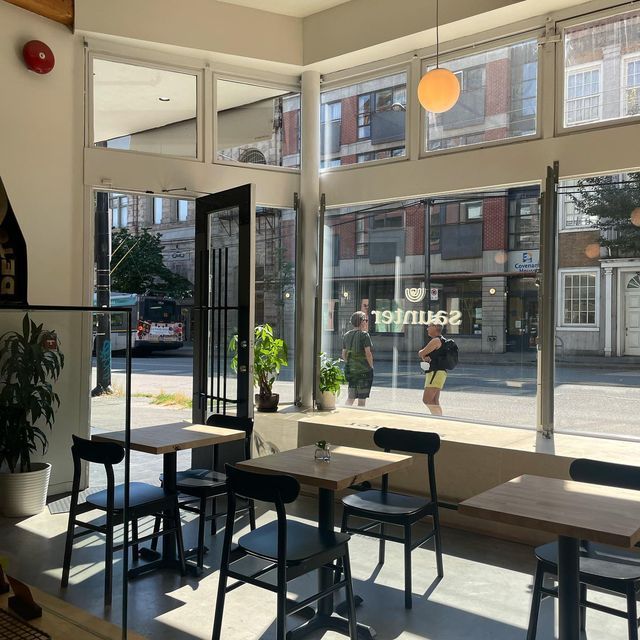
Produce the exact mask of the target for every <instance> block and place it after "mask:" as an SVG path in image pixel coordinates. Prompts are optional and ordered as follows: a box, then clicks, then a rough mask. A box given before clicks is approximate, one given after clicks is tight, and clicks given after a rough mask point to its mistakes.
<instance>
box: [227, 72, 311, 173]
mask: <svg viewBox="0 0 640 640" xmlns="http://www.w3.org/2000/svg"><path fill="white" fill-rule="evenodd" d="M216 91H217V96H216V98H217V120H216V122H217V136H218V149H217V158H218V160H222V161H228V162H243V163H248V164H264V165H271V166H276V167H291V168H295V169H299V168H300V94H299V93H290V92H288V91H285V90H283V89H274V88H271V87H260V86H257V85H252V84H244V83H241V82H230V81H228V80H218V81H217V83H216Z"/></svg>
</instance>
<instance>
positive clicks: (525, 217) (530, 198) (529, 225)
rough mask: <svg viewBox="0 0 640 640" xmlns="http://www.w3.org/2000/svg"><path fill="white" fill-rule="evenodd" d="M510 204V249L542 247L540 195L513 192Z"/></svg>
mask: <svg viewBox="0 0 640 640" xmlns="http://www.w3.org/2000/svg"><path fill="white" fill-rule="evenodd" d="M513 192H514V195H513V197H512V198H511V199H510V202H509V249H510V250H516V251H519V250H522V249H538V247H539V246H540V205H539V204H538V194H537V193H533V192H531V191H519V190H515V189H514V190H513Z"/></svg>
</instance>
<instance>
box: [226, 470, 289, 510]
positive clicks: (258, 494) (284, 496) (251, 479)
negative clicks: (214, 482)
mask: <svg viewBox="0 0 640 640" xmlns="http://www.w3.org/2000/svg"><path fill="white" fill-rule="evenodd" d="M225 473H226V475H227V490H228V491H230V492H232V493H234V494H236V495H239V496H242V497H243V498H251V499H252V500H260V501H261V502H273V503H275V504H278V503H281V504H288V503H289V502H293V501H294V500H295V499H296V498H297V497H298V494H299V493H300V483H299V482H298V481H297V480H296V479H295V478H293V477H291V476H286V475H279V474H266V473H255V472H253V471H245V470H244V469H238V468H237V467H234V466H232V465H230V464H227V465H225Z"/></svg>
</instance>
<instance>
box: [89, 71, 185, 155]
mask: <svg viewBox="0 0 640 640" xmlns="http://www.w3.org/2000/svg"><path fill="white" fill-rule="evenodd" d="M196 86H197V78H196V76H195V75H190V74H187V73H178V72H176V71H166V70H164V69H156V68H152V67H144V66H140V65H134V64H125V63H122V62H113V61H110V60H100V59H94V61H93V145H94V146H96V147H106V148H109V149H125V150H128V151H143V152H147V153H159V154H163V155H171V156H181V157H185V158H195V157H196V156H197V144H196V140H197V133H196V104H197V90H196Z"/></svg>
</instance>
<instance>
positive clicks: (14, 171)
mask: <svg viewBox="0 0 640 640" xmlns="http://www.w3.org/2000/svg"><path fill="white" fill-rule="evenodd" d="M32 39H37V40H42V41H44V42H46V43H47V44H48V45H49V46H50V47H51V49H52V50H53V53H54V55H55V58H56V66H55V68H54V70H53V71H52V72H51V73H50V74H48V75H38V74H36V73H33V72H30V71H28V70H27V69H26V67H25V66H24V63H23V61H22V46H23V45H24V43H25V42H27V41H29V40H32ZM82 67H83V48H82V43H81V41H80V40H79V39H77V38H75V37H74V36H73V35H72V34H71V32H70V31H69V29H67V28H66V27H63V26H62V25H59V24H56V23H54V22H51V21H49V20H45V19H44V18H40V17H39V16H36V15H34V14H32V13H29V12H27V11H24V10H22V9H18V8H16V7H14V6H12V5H9V4H7V3H5V2H0V82H1V83H2V100H0V150H1V151H0V175H1V176H2V179H3V181H4V185H5V187H6V190H7V194H8V196H9V198H10V200H11V204H12V206H13V209H14V211H15V213H16V217H17V219H18V222H19V223H20V227H21V229H22V233H23V234H24V236H25V239H26V243H27V252H28V257H29V302H30V303H31V304H47V305H80V304H82V303H83V296H82V291H83V278H84V276H85V273H84V271H85V270H84V262H83V261H84V255H83V254H84V242H85V240H84V238H85V236H84V232H85V229H84V220H83V188H82V142H83V105H82V95H83V92H82ZM0 313H2V312H0ZM5 314H6V315H4V314H3V315H0V328H2V329H3V330H4V329H6V327H7V326H8V325H10V324H11V323H12V322H14V321H15V320H16V315H17V314H14V313H8V312H5ZM42 320H45V321H46V326H47V327H51V328H55V329H57V330H58V333H59V335H60V338H61V341H62V350H63V352H64V353H65V356H66V364H65V367H64V371H63V375H62V379H61V380H60V382H59V384H58V387H57V391H58V392H59V394H60V396H61V402H62V406H61V409H60V411H59V412H58V414H57V418H56V424H55V427H54V432H53V434H52V438H51V448H50V451H49V454H48V455H47V456H46V460H48V461H50V462H52V463H53V465H54V468H53V473H52V479H51V483H52V492H54V491H56V490H60V489H61V488H62V487H63V485H64V483H66V482H68V481H69V480H70V478H71V469H70V461H71V456H70V452H69V444H70V440H71V433H73V432H87V430H88V426H87V417H86V416H87V415H88V400H87V399H85V398H88V392H89V389H88V380H87V381H86V382H85V381H84V376H83V375H82V373H83V372H82V369H81V362H82V356H83V353H82V322H81V320H80V318H79V317H76V318H75V319H73V320H71V318H70V316H69V315H68V314H64V315H55V316H54V315H53V314H48V315H47V316H46V318H45V317H44V316H43V317H42ZM85 355H86V354H85Z"/></svg>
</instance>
